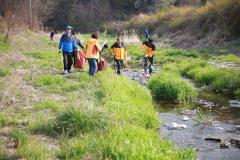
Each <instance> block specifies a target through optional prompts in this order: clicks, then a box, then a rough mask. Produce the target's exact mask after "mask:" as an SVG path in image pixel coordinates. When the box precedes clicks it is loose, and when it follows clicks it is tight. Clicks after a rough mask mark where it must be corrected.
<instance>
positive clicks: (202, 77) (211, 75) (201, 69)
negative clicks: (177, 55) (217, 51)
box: [181, 62, 240, 94]
mask: <svg viewBox="0 0 240 160" xmlns="http://www.w3.org/2000/svg"><path fill="white" fill-rule="evenodd" d="M181 72H182V74H183V75H185V76H187V77H189V78H191V79H193V80H194V81H195V82H197V83H198V84H200V85H208V86H210V88H211V89H213V90H220V91H223V90H226V91H225V92H227V93H229V94H235V93H237V90H238V89H239V88H240V73H239V71H238V70H237V69H220V68H217V67H215V66H213V65H210V64H207V63H206V62H196V63H194V64H190V63H188V64H186V65H185V67H183V68H182V69H181Z"/></svg>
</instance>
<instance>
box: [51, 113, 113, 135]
mask: <svg viewBox="0 0 240 160" xmlns="http://www.w3.org/2000/svg"><path fill="white" fill-rule="evenodd" d="M110 121H111V118H110V115H109V113H107V112H106V111H104V110H103V109H100V108H97V109H96V108H69V109H67V110H66V111H65V112H63V113H61V114H60V115H59V116H57V118H56V122H55V123H56V124H55V127H56V130H57V132H59V133H61V134H63V133H64V134H67V135H70V136H75V135H76V134H78V133H88V132H91V131H95V132H97V131H99V130H107V129H108V128H109V127H110V123H111V122H110Z"/></svg>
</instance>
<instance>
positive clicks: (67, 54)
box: [58, 26, 78, 74]
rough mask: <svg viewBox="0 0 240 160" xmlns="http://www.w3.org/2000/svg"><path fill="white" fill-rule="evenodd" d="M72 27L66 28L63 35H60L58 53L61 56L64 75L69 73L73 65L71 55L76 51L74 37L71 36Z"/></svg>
mask: <svg viewBox="0 0 240 160" xmlns="http://www.w3.org/2000/svg"><path fill="white" fill-rule="evenodd" d="M72 29H73V28H72V27H71V26H67V27H66V31H65V33H64V34H63V35H62V37H61V38H60V41H59V46H58V49H59V53H61V49H62V55H63V64H64V72H63V73H64V74H68V73H70V72H71V67H72V64H73V54H74V51H75V50H78V47H77V45H76V43H75V41H74V37H73V35H72V34H71V32H72Z"/></svg>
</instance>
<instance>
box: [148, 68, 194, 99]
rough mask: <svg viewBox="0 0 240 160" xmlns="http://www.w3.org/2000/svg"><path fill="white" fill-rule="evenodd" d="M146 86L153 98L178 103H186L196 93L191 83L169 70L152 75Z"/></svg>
mask: <svg viewBox="0 0 240 160" xmlns="http://www.w3.org/2000/svg"><path fill="white" fill-rule="evenodd" d="M148 87H149V88H150V90H151V91H152V93H153V95H154V97H155V98H157V99H161V100H170V101H173V102H178V103H188V102H190V101H191V100H192V99H193V98H195V97H196V95H197V93H196V91H195V89H194V87H193V85H192V84H190V83H189V82H188V81H187V80H183V79H182V78H181V77H180V76H178V75H174V74H173V73H170V72H162V73H160V74H158V75H156V76H154V77H152V78H151V79H150V81H149V84H148Z"/></svg>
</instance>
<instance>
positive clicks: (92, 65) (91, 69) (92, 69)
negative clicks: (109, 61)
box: [87, 58, 97, 76]
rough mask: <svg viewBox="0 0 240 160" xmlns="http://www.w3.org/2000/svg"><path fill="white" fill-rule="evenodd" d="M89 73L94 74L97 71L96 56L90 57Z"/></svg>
mask: <svg viewBox="0 0 240 160" xmlns="http://www.w3.org/2000/svg"><path fill="white" fill-rule="evenodd" d="M87 60H88V64H89V75H91V76H94V75H95V73H96V71H97V60H96V59H94V58H88V59H87Z"/></svg>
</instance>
